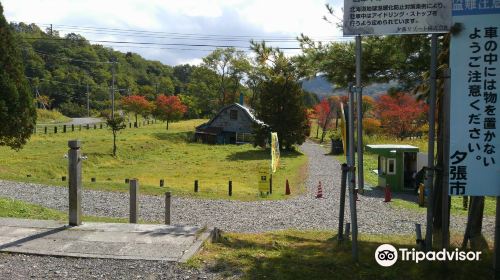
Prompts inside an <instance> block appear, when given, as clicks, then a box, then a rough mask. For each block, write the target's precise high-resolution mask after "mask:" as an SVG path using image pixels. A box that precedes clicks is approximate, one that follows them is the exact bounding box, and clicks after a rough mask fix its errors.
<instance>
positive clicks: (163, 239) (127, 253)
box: [0, 218, 212, 262]
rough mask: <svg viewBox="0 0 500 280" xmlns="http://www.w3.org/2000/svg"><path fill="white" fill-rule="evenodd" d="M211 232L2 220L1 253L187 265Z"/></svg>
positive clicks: (0, 219) (204, 230)
mask: <svg viewBox="0 0 500 280" xmlns="http://www.w3.org/2000/svg"><path fill="white" fill-rule="evenodd" d="M211 233H212V230H211V229H205V228H200V227H193V226H170V225H151V224H147V225H146V224H117V223H84V224H83V225H81V226H77V227H70V226H68V225H67V224H64V223H62V222H57V221H42V220H26V219H12V218H0V251H2V252H14V253H26V254H37V255H50V256H70V257H88V258H111V259H132V260H133V259H137V260H160V261H174V262H185V261H187V260H188V259H189V258H190V257H191V256H193V255H194V254H195V253H196V252H197V251H198V250H199V248H200V247H201V245H202V244H203V241H205V240H207V239H208V238H209V236H210V235H211Z"/></svg>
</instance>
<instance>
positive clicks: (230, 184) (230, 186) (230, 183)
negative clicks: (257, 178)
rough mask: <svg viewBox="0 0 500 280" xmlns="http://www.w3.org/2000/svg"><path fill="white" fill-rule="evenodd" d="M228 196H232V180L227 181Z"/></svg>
mask: <svg viewBox="0 0 500 280" xmlns="http://www.w3.org/2000/svg"><path fill="white" fill-rule="evenodd" d="M228 187H229V190H228V191H229V196H233V181H229V186H228Z"/></svg>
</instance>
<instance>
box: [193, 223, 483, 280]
mask: <svg viewBox="0 0 500 280" xmlns="http://www.w3.org/2000/svg"><path fill="white" fill-rule="evenodd" d="M460 238H461V236H459V235H457V236H453V237H452V239H451V240H452V246H453V247H456V246H458V244H459V242H460V240H461V239H460ZM384 243H389V244H392V245H394V246H395V247H396V248H410V250H411V248H414V247H415V239H414V237H412V236H400V235H396V236H394V235H391V236H388V235H361V236H360V238H359V242H358V246H359V256H360V260H359V263H354V262H353V261H352V258H351V246H350V243H349V242H346V243H345V244H342V245H340V246H339V245H337V241H336V239H335V238H334V233H333V232H329V231H305V232H304V231H278V232H269V233H262V234H240V233H228V234H225V235H224V237H223V240H222V241H221V242H220V243H206V244H205V245H204V248H203V249H202V251H201V252H200V253H199V254H198V255H197V256H195V257H194V258H192V259H191V260H190V261H189V262H188V264H189V265H191V266H194V267H199V266H207V267H208V269H210V270H213V271H218V272H221V273H222V274H223V276H231V275H235V274H236V275H240V276H242V278H243V279H294V280H295V279H296V280H300V279H407V280H410V279H489V278H491V274H490V273H491V272H490V270H491V264H492V253H491V251H485V252H483V253H482V255H481V258H480V261H479V262H459V261H452V262H448V263H447V266H446V267H444V266H443V264H442V263H440V262H429V261H424V262H419V263H418V264H415V263H414V262H407V261H398V262H396V264H395V265H393V266H391V267H388V268H385V267H382V266H379V265H378V264H377V263H376V262H375V258H374V253H375V250H376V248H377V247H378V246H379V245H381V244H384ZM490 247H491V246H490ZM488 277H489V278H488Z"/></svg>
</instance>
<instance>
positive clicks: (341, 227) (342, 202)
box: [337, 163, 349, 244]
mask: <svg viewBox="0 0 500 280" xmlns="http://www.w3.org/2000/svg"><path fill="white" fill-rule="evenodd" d="M348 171H349V167H348V166H347V164H345V163H343V164H342V175H341V177H340V203H339V205H340V210H339V230H338V233H337V239H338V243H339V244H340V243H342V240H343V239H344V237H343V234H344V212H345V190H346V184H347V172H348Z"/></svg>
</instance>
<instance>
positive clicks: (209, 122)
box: [196, 103, 267, 130]
mask: <svg viewBox="0 0 500 280" xmlns="http://www.w3.org/2000/svg"><path fill="white" fill-rule="evenodd" d="M231 107H238V108H240V109H242V110H243V112H245V114H246V115H247V116H248V117H249V118H250V120H252V121H253V122H254V123H256V124H258V125H261V126H267V124H265V123H264V122H263V121H261V120H259V119H257V118H256V117H255V116H254V114H253V113H252V111H251V110H250V108H247V107H245V106H243V105H241V104H239V103H233V104H229V105H227V106H224V107H223V108H222V109H220V110H219V112H218V113H217V114H216V115H215V116H214V117H213V118H212V119H211V120H210V121H208V122H206V123H204V124H201V125H199V126H197V127H196V130H203V129H206V127H209V126H210V124H212V122H213V121H214V120H215V119H216V118H217V117H218V116H219V115H220V114H222V112H224V111H226V110H227V109H229V108H231Z"/></svg>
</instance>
